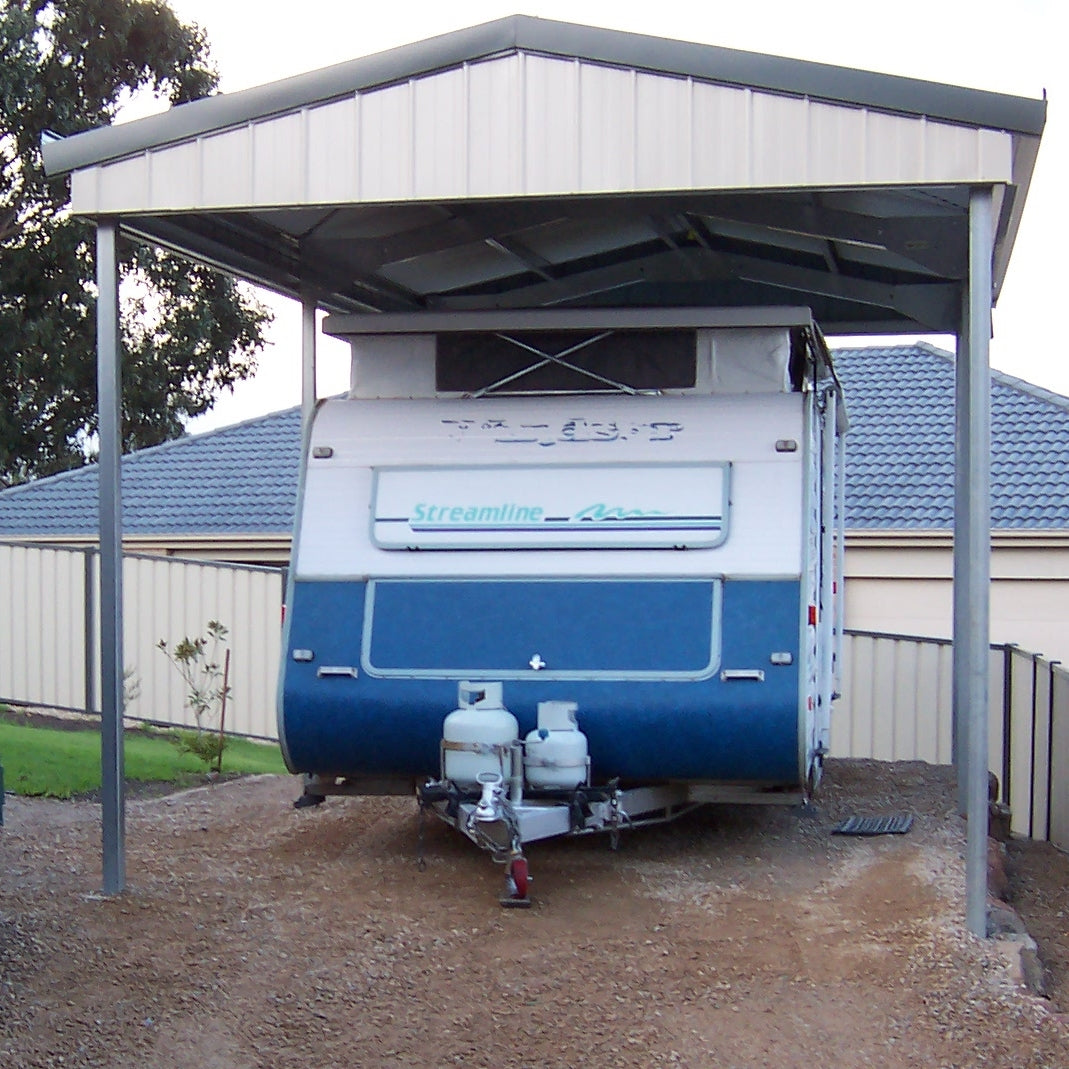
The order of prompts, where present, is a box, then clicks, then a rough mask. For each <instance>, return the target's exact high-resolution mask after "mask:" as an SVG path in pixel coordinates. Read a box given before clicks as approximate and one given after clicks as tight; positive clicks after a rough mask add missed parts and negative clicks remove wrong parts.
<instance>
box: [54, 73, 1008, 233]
mask: <svg viewBox="0 0 1069 1069" xmlns="http://www.w3.org/2000/svg"><path fill="white" fill-rule="evenodd" d="M488 102H489V103H490V106H489V107H488V106H487V104H488ZM1012 154H1013V138H1012V136H1011V135H1010V134H1009V133H1005V132H1002V131H996V130H990V129H984V128H976V127H967V126H961V125H955V124H951V123H946V122H940V121H933V120H928V119H925V118H917V117H914V116H905V115H893V114H887V113H883V112H879V111H873V110H871V109H868V108H861V107H853V106H847V105H840V104H833V103H827V102H822V101H814V100H811V99H807V98H805V97H792V96H786V95H780V94H775V93H770V92H762V91H759V90H754V89H748V88H740V87H737V86H725V85H714V84H709V83H706V82H702V81H699V80H696V79H693V78H681V77H675V76H669V75H661V74H653V73H650V72H647V71H636V70H633V69H621V68H614V67H608V66H603V65H600V64H596V63H591V62H585V61H582V60H578V59H572V60H568V59H562V58H557V57H549V56H540V55H530V54H525V53H517V54H513V55H509V56H503V57H498V58H494V59H489V60H485V61H482V62H479V63H472V64H467V65H465V66H463V67H461V68H458V69H454V70H447V71H441V72H436V73H433V74H430V75H425V76H423V77H420V78H415V79H412V80H409V81H405V82H401V83H400V84H396V85H389V86H386V87H383V88H377V89H372V90H369V91H367V92H361V93H356V94H354V95H353V96H351V97H347V98H343V99H340V100H333V101H329V102H326V103H322V104H318V105H315V106H308V107H304V108H301V109H298V110H294V111H291V112H288V113H286V114H282V115H273V116H270V117H267V118H264V119H260V120H255V121H252V122H249V123H247V124H244V125H241V126H237V127H235V128H233V129H229V130H225V131H222V132H217V133H212V134H206V135H203V136H200V137H198V138H196V139H194V140H189V141H183V142H180V143H178V144H162V145H160V146H158V147H155V148H151V149H146V150H144V151H142V152H140V153H138V154H136V155H133V156H131V157H128V158H125V159H120V160H116V161H113V162H107V163H102V164H98V165H94V166H90V167H87V168H84V169H82V170H79V171H77V172H75V174H74V176H73V186H72V205H73V208H74V210H75V211H76V212H78V213H83V214H97V213H100V212H109V213H114V212H118V213H139V212H174V211H192V210H225V209H237V208H250V207H252V208H257V207H273V206H281V205H298V204H299V205H313V204H347V203H354V202H359V203H371V202H390V201H398V200H409V199H411V200H452V199H468V198H475V197H513V196H568V195H579V194H584V195H585V194H599V193H606V192H612V193H620V192H668V191H676V190H687V189H702V190H725V189H769V188H782V187H796V188H801V187H835V186H846V185H850V186H865V185H875V186H880V185H890V184H939V183H959V182H966V183H974V182H982V183H1002V182H1008V181H1010V180H1011V179H1012V177H1013V160H1012Z"/></svg>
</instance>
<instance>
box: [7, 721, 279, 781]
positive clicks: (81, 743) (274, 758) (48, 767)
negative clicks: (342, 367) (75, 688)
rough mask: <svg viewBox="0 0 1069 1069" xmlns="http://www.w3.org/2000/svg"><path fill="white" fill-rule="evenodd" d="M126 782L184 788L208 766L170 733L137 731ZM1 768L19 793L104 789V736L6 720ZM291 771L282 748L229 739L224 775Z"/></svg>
mask: <svg viewBox="0 0 1069 1069" xmlns="http://www.w3.org/2000/svg"><path fill="white" fill-rule="evenodd" d="M124 751H125V757H126V778H127V779H132V780H143V781H150V780H162V781H166V782H170V783H174V784H176V785H178V786H184V785H189V784H192V783H195V782H197V781H198V780H199V779H200V778H201V777H202V776H203V775H204V772H205V765H204V762H203V761H201V760H200V759H199V758H197V757H195V756H194V755H193V754H189V753H183V752H181V751H180V750H179V749H178V747H177V746H175V744H174V743H173V742H172V741H171V735H170V733H169V732H160V731H148V730H146V731H143V732H142V731H133V732H129V731H128V732H127V733H126V736H125V744H124ZM0 765H3V766H4V786H5V788H6V789H7V790H9V791H14V792H15V794H24V795H47V796H48V797H50V798H70V797H71V795H74V794H83V793H85V792H86V791H93V790H97V789H98V788H99V787H100V733H99V732H98V731H92V730H90V731H56V730H54V729H52V728H40V727H24V726H23V725H21V724H8V723H3V722H0ZM285 771H286V768H285V765H284V764H283V762H282V755H281V753H279V749H278V747H277V746H275V745H273V744H269V743H260V742H251V741H249V740H248V739H234V738H231V739H227V744H226V749H225V750H224V751H223V773H224V774H226V773H228V772H243V773H259V772H282V773H284V772H285Z"/></svg>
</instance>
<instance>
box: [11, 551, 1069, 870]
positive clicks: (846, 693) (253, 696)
mask: <svg viewBox="0 0 1069 1069" xmlns="http://www.w3.org/2000/svg"><path fill="white" fill-rule="evenodd" d="M97 588H98V569H97V554H96V552H95V550H93V549H71V548H57V547H51V546H28V545H24V544H15V543H0V702H4V701H6V702H9V703H14V704H22V705H30V706H37V707H46V708H49V707H50V708H56V709H68V710H74V711H78V712H90V713H95V712H99V699H98V697H97V696H98V695H99V693H100V687H99V668H98V664H97V656H96V650H97V649H98V646H97V630H98V608H97V606H98V605H99V599H98V591H97ZM284 591H285V574H284V572H283V571H282V570H281V569H276V568H254V567H248V566H244V565H223V564H215V563H211V562H203V561H188V560H178V559H175V558H170V557H159V556H155V557H154V556H148V555H138V554H127V555H126V557H125V560H124V565H123V604H124V661H125V664H126V668H127V671H128V672H130V673H131V683H132V684H134V685H135V686H136V689H137V696H136V697H134V698H132V699H131V700H130V702H129V703H128V705H127V710H126V711H127V714H128V715H129V716H130V717H132V718H137V719H142V720H149V721H153V722H158V723H170V724H179V725H184V724H191V723H192V717H191V715H190V714H189V712H188V711H187V710H186V707H185V703H184V694H183V687H182V683H181V680H180V679H179V677H178V674H177V672H175V670H174V668H173V667H172V666H171V665H170V663H169V662H168V661H167V659H166V657H164V655H163V654H162V653H161V652H160V651H159V650H158V649H157V648H156V646H157V643H158V642H159V641H160V640H161V639H163V640H164V641H166V642H167V643H168V644H170V645H172V646H173V644H174V643H175V642H177V641H178V640H179V639H181V638H183V637H185V636H190V637H196V636H198V635H202V634H204V629H205V626H206V624H207V622H208V621H209V620H213V619H214V620H219V621H220V622H222V623H223V624H225V625H226V627H227V628H228V629H229V631H230V635H229V646H230V648H231V651H232V661H231V686H232V688H233V694H232V697H231V699H230V701H229V703H228V706H227V729H228V730H229V731H232V732H234V733H235V734H242V735H248V736H252V737H255V738H264V739H274V738H277V729H276V724H275V688H276V679H277V675H278V665H279V657H280V654H281V649H280V644H281V629H280V622H281V610H282V600H283V596H284ZM952 658H953V647H952V645H951V643H950V642H949V640H944V639H930V638H919V637H915V636H909V635H888V634H879V633H876V632H863V631H847V632H846V635H845V638H844V643H843V685H842V697H841V698H840V699H839V701H838V702H837V703H836V707H835V711H834V714H833V717H832V755H833V756H835V757H864V758H875V759H877V760H881V761H928V762H930V763H932V764H950V763H951V762H952V757H953V755H952V739H953V719H952V708H951V669H952ZM990 670H991V681H990V696H991V700H990V708H989V710H988V718H989V719H988V723H989V739H990V760H989V767H990V768H991V769H992V770H993V771H995V772H996V773H997V774H998V776H999V780H1000V784H1001V789H1002V797H1003V800H1008V801H1009V804H1010V805H1011V807H1012V810H1013V830H1014V831H1015V832H1017V833H1019V834H1021V835H1027V836H1030V837H1032V838H1035V839H1050V840H1051V841H1052V842H1054V843H1055V844H1056V845H1058V846H1061V847H1062V848H1063V849H1069V672H1067V671H1066V670H1064V669H1063V668H1062V667H1061V666H1060V665H1058V664H1057V663H1056V662H1051V661H1049V660H1047V659H1045V658H1043V657H1041V656H1039V655H1037V654H1031V653H1028V652H1026V651H1024V650H1020V649H1017V648H1016V647H1015V646H993V647H992V648H991V661H990ZM446 711H448V710H446ZM443 715H444V712H443Z"/></svg>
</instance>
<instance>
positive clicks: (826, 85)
mask: <svg viewBox="0 0 1069 1069" xmlns="http://www.w3.org/2000/svg"><path fill="white" fill-rule="evenodd" d="M516 50H524V51H529V52H538V53H542V54H545V55H551V56H565V57H569V58H579V59H586V60H590V61H592V62H595V63H606V64H613V65H621V66H630V67H636V68H639V69H642V70H649V71H655V72H660V73H664V74H671V75H678V76H680V77H693V78H697V79H699V80H702V81H708V82H716V83H720V84H724V85H739V86H750V87H752V88H755V89H764V90H770V91H772V92H777V93H785V94H788V95H791V96H805V97H812V98H815V99H819V100H828V101H834V102H839V103H844V104H850V105H855V106H858V107H869V108H875V109H877V110H880V111H890V112H900V113H904V114H907V115H926V116H928V117H929V118H932V119H938V120H944V121H947V122H957V123H964V124H967V125H979V126H983V127H987V128H990V129H998V130H1012V131H1015V132H1018V133H1022V134H1032V135H1038V134H1039V133H1041V132H1042V130H1043V126H1044V123H1045V121H1046V114H1047V104H1046V101H1045V100H1033V99H1031V98H1029V97H1018V96H1009V95H1006V94H1002V93H991V92H987V91H985V90H980V89H966V88H964V87H961V86H948V85H941V84H939V83H938V82H928V81H923V80H921V79H916V78H903V77H900V76H898V75H892V74H878V73H875V72H871V71H861V70H855V69H853V68H850V67H836V66H833V65H831V64H827V63H814V62H811V61H809V60H800V59H788V58H785V57H782V56H766V55H762V54H760V53H757V52H740V51H737V50H735V49H730V48H723V47H720V46H718V45H705V44H696V43H693V42H689V41H674V40H668V39H666V38H661V37H650V36H646V35H643V34H635V33H627V32H624V31H621V30H606V29H599V28H597V27H593V26H579V25H575V24H573V23H568V22H554V21H551V20H549V19H539V18H532V17H531V16H528V15H510V16H508V17H506V18H502V19H497V20H495V21H493V22H486V23H483V24H481V25H479V26H472V27H469V28H467V29H463V30H454V31H453V32H451V33H445V34H441V35H440V36H438V37H431V38H428V39H427V40H425V41H416V42H414V43H412V44H406V45H401V46H399V47H397V48H391V49H389V50H387V51H385V52H378V53H376V54H374V55H371V56H361V57H359V58H357V59H352V60H347V61H345V62H343V63H337V64H335V65H333V66H330V67H324V68H322V69H321V70H317V71H310V72H308V73H305V74H298V75H294V76H292V77H290V78H284V79H282V80H280V81H276V82H271V83H268V84H267V85H261V86H256V87H254V88H251V89H243V90H241V91H240V92H237V93H230V94H226V93H224V94H220V95H218V96H214V97H207V98H205V99H203V100H196V101H193V102H191V103H189V104H183V105H181V106H180V107H177V108H172V109H171V110H170V111H167V112H164V113H163V114H161V115H151V116H148V117H147V118H144V119H138V120H135V121H134V122H129V123H121V124H119V125H117V126H104V127H99V128H97V129H95V130H87V131H85V132H84V133H80V134H74V135H72V136H70V137H65V138H61V139H59V140H50V139H48V138H45V139H42V146H41V150H42V154H43V157H44V165H45V170H46V172H47V173H48V174H50V175H56V174H65V173H67V172H69V171H74V170H77V169H79V168H81V167H88V166H91V165H93V164H98V163H104V162H106V161H108V160H114V159H119V158H122V157H124V156H130V155H133V154H135V153H137V152H142V151H144V150H145V149H148V148H153V147H156V146H159V145H164V144H170V143H174V142H178V141H184V140H187V139H189V138H194V137H198V136H200V135H202V134H208V133H214V132H217V131H221V130H225V129H227V128H229V127H233V126H239V125H241V124H242V123H245V122H249V121H251V120H253V119H263V118H267V117H269V116H271V115H277V114H280V113H282V112H286V111H292V110H295V109H297V108H302V107H306V106H308V105H311V104H318V103H322V102H324V101H327V100H331V99H336V98H338V97H344V96H346V95H348V94H350V93H355V92H358V91H361V90H366V89H371V88H373V87H375V86H381V85H387V84H389V83H391V82H400V81H404V80H406V79H408V78H412V77H416V76H418V75H421V74H428V73H430V72H432V71H436V70H446V69H449V68H451V67H458V66H461V65H463V64H464V63H467V62H474V61H476V60H480V59H486V58H488V57H490V56H495V55H501V54H508V53H509V52H514V51H516Z"/></svg>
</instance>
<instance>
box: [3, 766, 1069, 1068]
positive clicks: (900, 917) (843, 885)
mask: <svg viewBox="0 0 1069 1069" xmlns="http://www.w3.org/2000/svg"><path fill="white" fill-rule="evenodd" d="M296 794H297V790H296V786H295V783H294V782H293V781H291V780H289V779H286V778H282V777H264V778H258V779H249V780H241V781H235V782H231V783H225V784H216V785H214V786H212V787H206V788H202V789H198V790H195V791H192V792H187V793H184V794H182V795H177V796H172V797H168V798H154V799H153V798H150V799H143V800H136V801H132V802H131V803H130V804H129V806H128V816H127V875H128V884H129V886H128V890H127V891H126V892H124V893H123V894H122V895H120V896H116V897H114V898H103V897H101V896H100V895H99V893H98V890H99V884H100V876H99V866H100V844H99V835H100V824H99V819H100V810H99V806H97V805H95V804H93V803H91V802H84V801H83V802H68V803H63V802H52V801H47V800H26V799H15V798H9V799H8V803H7V811H6V818H7V826H6V827H5V828H3V829H2V830H0V1065H3V1066H5V1067H6V1066H11V1067H13V1069H14V1067H18V1069H22V1067H38V1066H60V1065H62V1066H65V1067H71V1066H109V1067H124V1066H131V1067H132V1066H150V1067H160V1069H178V1067H182V1069H187V1067H189V1066H197V1067H205V1069H215V1067H219V1069H223V1067H225V1069H245V1067H260V1066H264V1067H267V1066H270V1067H272V1069H275V1067H278V1066H282V1065H296V1064H309V1065H322V1066H331V1065H350V1066H361V1067H376V1066H387V1065H389V1066H419V1067H421V1069H426V1067H434V1066H448V1065H463V1066H470V1067H476V1069H479V1067H485V1069H490V1067H494V1069H499V1067H514V1069H520V1067H531V1069H536V1067H537V1069H554V1067H580V1066H581V1067H584V1069H601V1067H608V1066H612V1067H629V1066H635V1067H646V1066H657V1065H679V1066H692V1067H695V1069H699V1067H701V1069H705V1067H708V1066H713V1065H715V1066H717V1067H718V1069H750V1067H763V1066H767V1067H776V1069H791V1067H796V1066H797V1067H802V1066H804V1067H806V1069H808V1067H809V1066H811V1065H813V1064H814V1063H823V1064H825V1065H829V1066H837V1067H842V1069H857V1067H861V1066H881V1067H887V1066H893V1067H899V1066H902V1067H910V1066H917V1067H922V1066H923V1067H924V1069H952V1067H960V1069H966V1067H968V1069H974V1067H977V1066H997V1067H1007V1069H1008V1067H1014V1069H1033V1067H1034V1069H1040V1067H1042V1069H1059V1067H1066V1066H1069V1018H1067V1017H1066V1016H1064V1015H1063V1014H1061V1013H1059V1012H1058V1009H1059V1005H1060V1003H1059V1002H1058V1001H1055V1000H1052V999H1044V998H1039V997H1036V996H1035V995H1033V994H1031V993H1029V992H1028V991H1027V990H1026V989H1025V988H1024V987H1023V986H1022V985H1021V984H1020V982H1019V980H1020V978H1019V976H1018V974H1017V971H1016V970H1015V968H1014V962H1015V961H1019V960H1020V955H1019V953H1016V952H1015V945H1014V944H1011V943H1007V942H998V941H991V940H979V939H975V938H973V937H972V936H970V935H968V934H967V933H966V931H965V928H964V923H963V919H962V918H963V915H964V877H963V865H962V860H961V859H962V855H963V849H964V831H963V827H962V822H961V821H960V820H959V819H958V817H957V816H956V814H955V806H954V797H953V789H952V784H951V782H950V778H949V774H948V771H947V770H946V769H939V768H933V767H931V766H926V765H921V764H907V765H879V764H875V763H868V762H831V763H830V765H829V770H828V774H827V776H826V779H825V785H824V788H823V791H822V796H821V798H820V804H819V806H817V807H816V808H815V809H813V810H810V811H809V812H808V814H803V812H801V811H798V810H788V809H753V808H729V807H708V808H706V809H704V810H701V811H699V812H697V813H694V814H691V815H688V816H686V817H684V818H682V819H680V820H679V821H677V822H676V823H674V824H671V825H667V826H662V827H659V828H649V829H643V830H641V831H636V832H634V833H632V834H630V835H628V836H626V837H625V838H624V839H623V841H622V844H621V849H620V850H619V851H618V852H616V853H613V852H611V851H610V850H609V849H608V847H607V842H606V840H605V839H604V838H602V837H589V838H584V839H576V840H555V841H551V842H548V843H543V844H535V845H534V846H533V847H532V848H531V849H530V851H529V853H530V860H531V871H532V876H533V880H532V897H533V898H534V899H535V902H534V906H533V908H531V909H530V910H503V909H501V908H500V907H499V906H498V905H497V896H498V894H499V892H500V890H501V886H502V882H503V881H502V878H501V870H500V869H499V868H498V867H497V866H495V865H493V864H492V863H491V862H490V861H489V859H488V858H487V857H486V856H485V855H484V854H482V853H480V852H479V851H477V850H476V849H475V848H474V847H473V846H471V844H469V843H468V842H467V841H466V840H464V839H463V838H462V837H461V836H459V835H458V834H457V833H456V832H455V831H453V830H451V829H449V828H447V827H445V826H444V825H441V824H440V823H438V822H437V821H432V822H430V823H428V825H427V828H426V836H425V852H426V869H425V870H424V871H420V870H419V869H418V868H417V865H416V849H417V828H418V820H417V816H416V809H415V804H414V802H411V801H406V800H399V799H347V800H342V799H330V800H328V801H327V802H326V804H325V805H324V806H323V807H322V808H320V809H318V810H315V809H312V810H294V809H293V808H292V807H291V802H292V801H293V799H294V797H295V796H296ZM897 811H908V812H911V813H913V814H914V816H915V818H916V819H915V823H914V827H913V829H912V830H911V831H910V832H909V833H908V834H906V835H901V836H882V837H877V838H868V839H864V838H852V837H844V836H834V835H831V834H830V830H831V827H832V826H833V824H834V823H835V822H836V821H837V820H838V819H840V818H841V817H843V816H847V815H851V814H858V815H880V814H887V813H890V812H897ZM1035 853H1036V851H1035V850H1034V849H1033V848H1032V847H1031V846H1030V845H1029V846H1025V845H1022V844H1014V845H1013V846H1012V847H1011V849H1010V851H1009V857H1008V868H1009V870H1010V872H1011V876H1012V881H1013V885H1014V889H1015V891H1016V893H1017V894H1018V903H1017V904H1018V908H1019V909H1020V910H1021V912H1022V914H1024V915H1025V916H1026V918H1027V919H1028V920H1029V924H1030V926H1031V925H1035V924H1036V921H1035V920H1034V919H1033V918H1032V917H1031V916H1030V915H1029V902H1030V901H1031V900H1034V902H1033V905H1035V907H1036V910H1037V911H1038V912H1037V916H1038V915H1040V914H1042V913H1043V909H1044V901H1045V900H1046V899H1047V897H1048V896H1046V895H1045V894H1044V891H1043V883H1044V881H1048V882H1052V881H1054V880H1060V885H1061V887H1062V893H1063V897H1062V900H1061V903H1060V905H1061V907H1062V912H1061V913H1058V912H1057V909H1056V908H1054V906H1056V905H1057V903H1055V904H1054V906H1051V905H1050V903H1049V901H1048V902H1047V907H1046V920H1044V921H1043V923H1044V924H1046V925H1048V928H1049V930H1042V931H1041V930H1038V926H1037V929H1035V930H1034V931H1033V934H1034V935H1035V936H1036V938H1037V939H1038V940H1039V942H1040V950H1041V952H1042V950H1043V941H1044V939H1047V938H1050V939H1052V940H1057V939H1059V938H1060V939H1063V940H1064V939H1065V938H1066V934H1065V929H1066V925H1065V923H1064V921H1065V908H1066V901H1065V897H1064V895H1065V890H1064V889H1065V886H1066V885H1067V884H1069V867H1064V868H1061V869H1060V868H1059V865H1064V863H1065V862H1066V860H1067V859H1066V858H1065V855H1062V854H1058V852H1057V851H1054V852H1053V853H1052V854H1050V855H1049V856H1047V854H1044V856H1043V857H1040V858H1039V861H1038V862H1035V863H1034V862H1033V855H1034V854H1035ZM1037 871H1038V872H1039V873H1040V875H1038V876H1037V875H1035V873H1036V872H1037ZM1066 950H1067V953H1066V957H1065V961H1067V962H1069V948H1066ZM1048 979H1049V981H1050V983H1051V987H1050V991H1051V992H1052V993H1054V994H1055V995H1056V997H1057V998H1059V999H1060V997H1061V996H1060V993H1061V992H1062V991H1065V990H1066V981H1065V976H1064V970H1063V972H1062V973H1061V974H1060V975H1058V976H1054V975H1051V976H1049V977H1048ZM1061 1005H1062V1008H1069V1007H1066V1006H1064V1004H1061Z"/></svg>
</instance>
